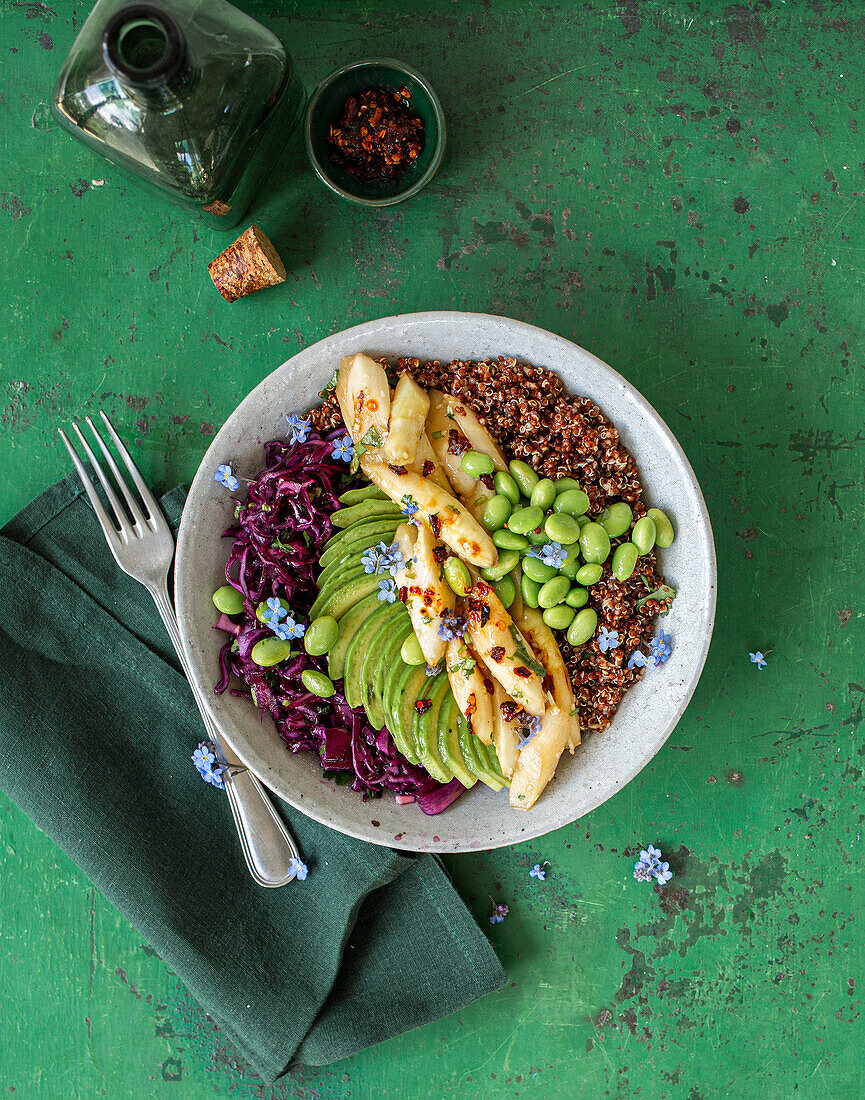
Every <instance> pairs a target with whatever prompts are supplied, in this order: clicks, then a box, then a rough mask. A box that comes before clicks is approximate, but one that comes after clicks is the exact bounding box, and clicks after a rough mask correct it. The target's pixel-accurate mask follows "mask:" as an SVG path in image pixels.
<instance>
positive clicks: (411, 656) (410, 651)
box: [399, 632, 426, 665]
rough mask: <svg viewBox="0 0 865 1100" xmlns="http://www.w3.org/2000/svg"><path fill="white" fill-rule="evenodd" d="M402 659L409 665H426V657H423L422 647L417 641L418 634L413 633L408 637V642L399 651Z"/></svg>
mask: <svg viewBox="0 0 865 1100" xmlns="http://www.w3.org/2000/svg"><path fill="white" fill-rule="evenodd" d="M399 655H400V657H402V659H403V660H404V661H405V663H406V664H407V665H425V664H426V657H424V655H423V650H422V649H421V647H420V642H419V641H418V640H417V634H415V633H414V632H412V633H411V634H409V635H408V637H407V638H406V640H405V641H404V642H403V643H402V648H401V649H400V651H399Z"/></svg>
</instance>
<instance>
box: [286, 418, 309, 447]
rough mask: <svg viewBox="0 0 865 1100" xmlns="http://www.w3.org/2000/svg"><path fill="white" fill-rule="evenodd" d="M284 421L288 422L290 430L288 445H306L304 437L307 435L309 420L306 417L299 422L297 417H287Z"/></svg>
mask: <svg viewBox="0 0 865 1100" xmlns="http://www.w3.org/2000/svg"><path fill="white" fill-rule="evenodd" d="M285 419H286V420H287V421H288V426H289V428H290V429H291V439H290V440H289V443H306V437H307V436H308V435H309V425H310V421H311V418H310V417H307V418H306V420H301V419H300V417H299V416H287V417H286V418H285Z"/></svg>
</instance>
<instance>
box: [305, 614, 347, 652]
mask: <svg viewBox="0 0 865 1100" xmlns="http://www.w3.org/2000/svg"><path fill="white" fill-rule="evenodd" d="M338 637H339V626H338V625H337V622H336V619H335V618H334V617H333V615H319V617H318V618H317V619H313V620H312V622H311V623H310V624H309V626H308V627H307V628H306V633H305V634H304V636H303V648H304V649H305V650H306V652H307V653H309V654H310V655H311V656H312V657H321V656H322V654H324V653H329V652H330V650H331V649H332V648H333V646H334V643H335V642H336V640H337V638H338Z"/></svg>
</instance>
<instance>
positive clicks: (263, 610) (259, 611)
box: [255, 599, 291, 625]
mask: <svg viewBox="0 0 865 1100" xmlns="http://www.w3.org/2000/svg"><path fill="white" fill-rule="evenodd" d="M279 602H280V603H281V604H282V609H283V611H285V612H286V614H288V612H289V611H290V610H291V608H290V607H289V606H288V601H287V600H283V599H280V601H279ZM267 611H268V608H267V600H262V601H261V603H260V604H259V605H258V607H257V608H256V609H255V617H256V619H258V621H259V622H260V623H265V625H267V619H265V615H267Z"/></svg>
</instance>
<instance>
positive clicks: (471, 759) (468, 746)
mask: <svg viewBox="0 0 865 1100" xmlns="http://www.w3.org/2000/svg"><path fill="white" fill-rule="evenodd" d="M457 737H458V739H459V744H460V749H461V750H462V756H463V760H464V761H465V765H466V767H467V768H468V769H469V771H470V772H474V774H475V775H476V776H477V777H478V779H480V781H481V783H485V784H486V785H487V786H488V787H490V788H491V789H492V790H494V791H500V790H501V789H502V787H503V786H504V782H503V781H500V780H499V778H498V776H496V775H495V773H494V772H493V771H492V770H491V768H490V766H489V762H488V761H487V755H486V753H485V752H484V751H483V750H484V743H483V741H481V739H480V738H479V737H476V736H475V734H473V733H472V732H471V730H470V729H469V726H468V722H466V719H465V715H464V714H460V715H459V719H458V722H457Z"/></svg>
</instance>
